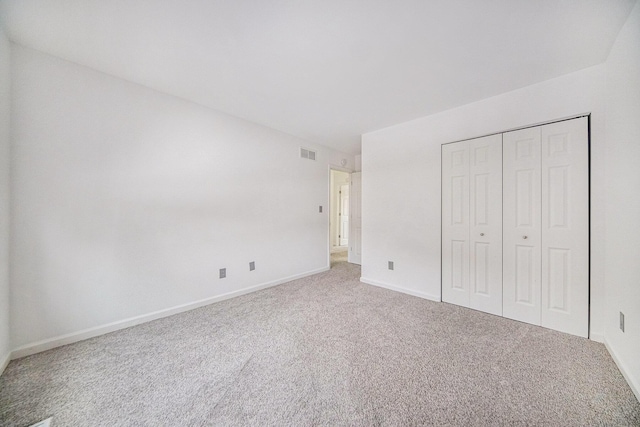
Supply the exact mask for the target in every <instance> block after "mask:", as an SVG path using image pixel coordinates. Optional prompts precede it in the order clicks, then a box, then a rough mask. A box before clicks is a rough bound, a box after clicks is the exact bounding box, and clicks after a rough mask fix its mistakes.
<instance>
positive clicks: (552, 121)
mask: <svg viewBox="0 0 640 427" xmlns="http://www.w3.org/2000/svg"><path fill="white" fill-rule="evenodd" d="M580 117H586V118H587V169H588V175H587V181H588V182H587V192H588V194H589V200H588V208H587V218H588V228H587V230H588V231H587V233H588V237H587V242H588V243H587V245H588V255H587V259H588V265H587V268H588V292H587V295H588V297H587V299H588V308H587V339H590V340H593V338H592V336H591V335H592V334H591V270H592V269H591V252H592V251H591V226H592V223H591V190H592V186H591V112H588V113H580V114H575V115H572V116H566V117H563V118H559V119H555V120H549V121H545V122H538V123H535V124H529V125H524V126H518V127H514V128H510V129H506V130H502V131H497V132H491V133H488V134H484V135H478V136H474V137H471V138H464V139H459V140H456V141H449V142H445V143H443V144H440V301H441V302H442V289H443V286H444V284H443V281H442V269H443V253H442V244H443V238H442V230H443V221H444V218H443V217H442V203H443V196H442V147H443V146H445V145H449V144H455V143H457V142H462V141H470V140H473V139H477V138H482V137H485V136H491V135H497V134H505V133H507V132H513V131H516V130H521V129H528V128H534V127H538V126H544V125H549V124H552V123H558V122H564V121H567V120H573V119H578V118H580ZM503 285H504V284H503Z"/></svg>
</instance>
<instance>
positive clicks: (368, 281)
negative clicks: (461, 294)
mask: <svg viewBox="0 0 640 427" xmlns="http://www.w3.org/2000/svg"><path fill="white" fill-rule="evenodd" d="M360 281H361V282H362V283H366V284H367V285H373V286H378V287H380V288H385V289H390V290H392V291H396V292H402V293H403V294H408V295H412V296H414V297H419V298H424V299H428V300H430V301H436V302H440V297H438V296H435V295H431V294H427V293H425V292H420V291H414V290H413V289H407V288H403V287H400V286H395V285H390V284H389V283H384V282H379V281H377V280H373V279H367V278H366V277H361V278H360Z"/></svg>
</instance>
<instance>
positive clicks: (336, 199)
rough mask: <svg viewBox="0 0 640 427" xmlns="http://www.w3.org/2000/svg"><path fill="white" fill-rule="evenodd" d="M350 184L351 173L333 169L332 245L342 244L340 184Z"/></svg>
mask: <svg viewBox="0 0 640 427" xmlns="http://www.w3.org/2000/svg"><path fill="white" fill-rule="evenodd" d="M345 184H349V174H348V173H346V172H341V171H335V170H334V171H331V190H330V191H331V203H330V204H331V222H330V224H331V225H330V236H331V246H332V247H334V246H340V242H339V239H338V235H339V234H340V218H339V216H338V213H339V211H340V209H339V208H340V186H342V185H345Z"/></svg>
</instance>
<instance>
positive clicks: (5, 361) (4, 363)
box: [0, 352, 11, 375]
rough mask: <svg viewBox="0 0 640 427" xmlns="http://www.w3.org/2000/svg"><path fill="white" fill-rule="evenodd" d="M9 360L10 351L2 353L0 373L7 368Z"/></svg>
mask: <svg viewBox="0 0 640 427" xmlns="http://www.w3.org/2000/svg"><path fill="white" fill-rule="evenodd" d="M10 361H11V352H9V353H7V354H5V355H4V357H3V358H2V359H0V375H2V373H3V372H4V370H5V369H7V366H8V365H9V362H10Z"/></svg>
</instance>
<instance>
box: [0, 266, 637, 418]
mask: <svg viewBox="0 0 640 427" xmlns="http://www.w3.org/2000/svg"><path fill="white" fill-rule="evenodd" d="M338 256H340V255H336V257H338ZM359 275H360V268H359V267H358V266H354V265H350V264H346V263H344V262H338V263H335V265H334V267H333V268H332V269H331V270H330V271H328V272H325V273H321V274H317V275H314V276H311V277H308V278H305V279H301V280H296V281H293V282H289V283H286V284H284V285H280V286H277V287H274V288H270V289H266V290H263V291H260V292H256V293H253V294H249V295H245V296H242V297H239V298H235V299H232V300H228V301H223V302H220V303H216V304H212V305H210V306H207V307H203V308H200V309H197V310H193V311H190V312H187V313H182V314H179V315H175V316H172V317H169V318H165V319H160V320H156V321H154V322H150V323H146V324H144V325H140V326H136V327H132V328H129V329H125V330H122V331H118V332H114V333H111V334H107V335H103V336H101V337H98V338H93V339H90V340H86V341H83V342H80V343H76V344H73V345H68V346H65V347H60V348H57V349H54V350H50V351H47V352H44V353H40V354H36V355H33V356H29V357H26V358H23V359H20V360H15V361H13V362H11V363H10V365H9V367H8V368H7V370H6V372H5V373H4V375H2V377H0V425H2V426H20V427H22V426H28V425H30V424H32V423H34V422H36V421H39V420H42V419H44V418H47V417H49V416H53V424H52V425H53V426H56V427H59V426H200V425H216V426H234V425H254V426H265V425H277V426H285V425H292V426H312V425H332V426H333V425H350V426H360V425H363V426H374V425H388V426H398V425H452V426H453V425H460V426H469V425H482V426H484V425H547V426H556V425H562V426H591V425H611V426H625V425H636V426H637V425H640V404H639V403H638V401H637V400H636V399H635V397H634V395H633V394H632V392H631V390H630V389H629V387H628V385H627V384H626V383H625V381H624V379H623V378H622V375H621V374H620V372H619V371H618V370H617V368H616V366H615V364H614V363H613V361H612V360H611V358H610V356H609V355H608V353H607V351H606V350H605V348H604V346H602V345H601V344H598V343H596V342H593V341H589V340H586V339H582V338H577V337H574V336H570V335H566V334H562V333H558V332H554V331H551V330H547V329H543V328H539V327H536V326H531V325H527V324H524V323H519V322H515V321H511V320H507V319H503V318H500V317H496V316H491V315H488V314H484V313H479V312H476V311H473V310H467V309H463V308H460V307H456V306H453V305H449V304H444V303H435V302H430V301H426V300H423V299H419V298H415V297H411V296H407V295H404V294H400V293H395V292H392V291H388V290H385V289H380V288H376V287H373V286H368V285H364V284H362V283H360V282H359V281H358V279H359Z"/></svg>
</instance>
